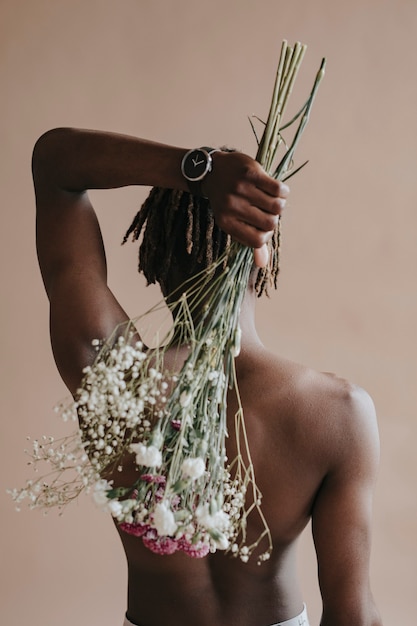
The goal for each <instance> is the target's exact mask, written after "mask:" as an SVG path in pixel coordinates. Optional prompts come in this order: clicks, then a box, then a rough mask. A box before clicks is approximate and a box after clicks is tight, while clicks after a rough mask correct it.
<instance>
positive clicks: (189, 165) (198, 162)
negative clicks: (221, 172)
mask: <svg viewBox="0 0 417 626" xmlns="http://www.w3.org/2000/svg"><path fill="white" fill-rule="evenodd" d="M213 152H218V150H217V149H216V148H208V147H206V146H203V147H202V148H195V149H194V150H189V151H188V152H186V153H185V155H184V157H183V159H182V162H181V172H182V175H183V176H184V178H185V179H186V180H187V184H188V188H189V190H190V191H191V193H192V194H193V196H204V194H203V193H202V190H201V183H202V181H203V180H204V179H205V177H206V176H207V174H208V173H209V172H211V170H212V167H213V159H212V158H211V155H212V154H213Z"/></svg>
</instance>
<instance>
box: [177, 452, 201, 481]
mask: <svg viewBox="0 0 417 626" xmlns="http://www.w3.org/2000/svg"><path fill="white" fill-rule="evenodd" d="M205 470H206V464H205V462H204V460H203V459H201V458H200V457H197V458H189V459H185V460H184V461H183V462H182V465H181V472H182V474H183V476H185V477H186V478H191V479H192V480H197V478H200V476H202V475H203V474H204V472H205Z"/></svg>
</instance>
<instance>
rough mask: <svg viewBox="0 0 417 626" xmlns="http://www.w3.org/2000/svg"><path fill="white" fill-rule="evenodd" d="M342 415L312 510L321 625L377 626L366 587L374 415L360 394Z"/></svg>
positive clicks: (376, 454)
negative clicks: (340, 434) (336, 442)
mask: <svg viewBox="0 0 417 626" xmlns="http://www.w3.org/2000/svg"><path fill="white" fill-rule="evenodd" d="M343 411H344V413H345V415H344V416H342V417H341V426H342V427H343V428H342V431H341V432H343V437H340V438H339V445H338V446H336V447H335V450H334V462H333V467H332V469H331V470H330V471H329V473H328V475H327V477H326V478H325V480H324V482H323V484H322V487H321V488H320V491H319V493H318V495H317V498H316V502H315V506H314V510H313V536H314V542H315V547H316V552H317V560H318V570H319V583H320V590H321V594H322V599H323V615H322V620H321V622H320V625H321V626H335V625H336V624H337V626H382V621H381V619H380V617H379V615H378V612H377V610H376V607H375V604H374V602H373V599H372V594H371V591H370V583H369V560H370V548H371V513H372V495H373V490H374V483H375V479H376V473H377V467H378V460H379V439H378V431H377V426H376V417H375V411H374V407H373V403H372V400H371V399H370V398H369V396H368V395H367V394H366V393H365V392H364V391H362V390H355V391H354V392H353V393H352V394H350V397H349V399H348V400H346V402H345V403H344V407H343Z"/></svg>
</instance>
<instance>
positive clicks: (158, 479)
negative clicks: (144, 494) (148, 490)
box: [140, 474, 167, 485]
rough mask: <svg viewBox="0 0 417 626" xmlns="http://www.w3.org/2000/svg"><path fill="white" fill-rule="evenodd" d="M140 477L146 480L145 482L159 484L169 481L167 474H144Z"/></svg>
mask: <svg viewBox="0 0 417 626" xmlns="http://www.w3.org/2000/svg"><path fill="white" fill-rule="evenodd" d="M140 479H141V480H144V481H145V483H156V484H157V485H165V483H166V481H167V480H166V478H165V476H159V475H157V474H142V476H141V477H140Z"/></svg>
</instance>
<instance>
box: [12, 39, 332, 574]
mask: <svg viewBox="0 0 417 626" xmlns="http://www.w3.org/2000/svg"><path fill="white" fill-rule="evenodd" d="M304 52H305V46H303V45H301V44H299V43H296V44H295V45H294V46H293V47H290V46H288V45H287V43H286V42H285V41H284V42H283V45H282V49H281V55H280V59H279V64H278V69H277V75H276V80H275V85H274V91H273V96H272V101H271V106H270V111H269V115H268V119H267V121H266V122H265V123H263V124H264V130H263V134H262V137H261V139H260V141H258V152H257V156H256V159H257V160H258V161H259V163H261V165H262V166H263V167H264V169H265V170H266V171H267V172H268V173H269V174H270V175H272V176H274V177H275V178H277V179H281V180H284V179H285V178H288V177H289V176H290V175H292V174H293V173H295V171H297V170H296V169H294V166H293V156H294V151H295V148H296V146H297V144H298V141H299V139H300V137H301V134H302V132H303V130H304V127H305V125H306V124H307V121H308V118H309V113H310V109H311V106H312V103H313V100H314V97H315V94H316V91H317V88H318V85H319V83H320V80H321V78H322V76H323V74H324V65H325V63H324V60H323V62H322V65H321V67H320V70H319V72H318V74H317V77H316V79H315V82H314V85H313V88H312V91H311V93H310V95H309V97H308V99H307V101H306V103H305V104H304V105H303V107H302V108H301V110H300V111H299V113H298V114H297V115H296V116H295V117H293V119H291V120H290V121H289V122H288V123H287V124H285V125H282V123H281V120H282V117H283V114H284V112H285V109H286V105H287V101H288V98H289V96H290V93H291V90H292V86H293V84H294V81H295V78H296V75H297V71H298V68H299V66H300V63H301V60H302V58H303V55H304ZM251 123H252V122H251ZM293 124H296V130H295V133H294V135H293V139H292V141H291V143H290V144H289V145H288V144H287V143H286V141H285V140H284V137H283V131H284V130H285V129H286V128H289V127H290V126H292V125H293ZM252 128H253V130H254V127H253V125H252ZM255 136H256V133H255ZM280 149H283V151H284V154H283V156H282V158H281V159H280V160H279V162H278V165H274V163H275V162H276V160H277V155H278V151H279V150H280ZM298 169H299V168H298ZM271 254H278V251H277V250H276V249H274V250H271ZM252 263H253V255H252V250H251V249H250V248H247V247H245V246H242V245H240V244H238V243H232V245H231V246H230V249H229V250H228V252H227V257H225V258H223V257H222V258H220V259H219V260H218V261H217V262H216V263H215V264H214V265H213V266H211V267H210V268H208V269H207V270H205V271H203V272H201V274H200V275H198V276H196V277H193V280H192V282H190V283H189V284H187V283H186V284H185V285H184V287H183V294H182V295H181V297H180V298H179V299H177V300H176V301H175V302H170V304H169V305H168V307H169V308H170V309H171V310H173V311H174V310H175V320H174V328H173V330H172V329H171V331H170V332H171V334H169V335H167V336H166V337H163V338H162V339H161V341H160V342H158V344H157V345H156V346H155V347H154V348H150V349H149V348H145V347H144V345H143V343H142V342H141V341H136V339H135V337H136V333H135V324H136V323H137V322H138V320H140V319H141V318H138V319H136V320H132V321H131V322H129V324H127V325H126V326H125V327H123V328H121V327H118V328H116V329H115V331H114V333H113V334H112V336H111V337H109V338H107V339H106V340H105V341H101V340H95V341H94V342H93V343H94V345H95V347H96V350H97V357H96V359H95V361H94V363H93V364H92V365H91V366H89V367H87V368H85V370H84V377H83V380H82V383H81V386H80V389H79V390H78V392H77V394H76V396H75V399H74V401H73V402H72V403H71V404H70V405H68V406H65V405H60V406H59V407H57V411H58V412H59V413H60V414H61V415H62V417H63V419H64V420H68V419H71V420H74V421H76V420H77V419H78V420H79V422H80V428H79V429H77V432H76V433H75V434H74V435H71V436H69V437H65V438H64V439H62V440H58V441H55V440H54V439H53V438H52V437H49V438H48V437H43V438H42V439H41V440H34V441H33V447H32V451H31V453H30V456H31V463H32V464H34V465H35V469H37V466H38V464H39V463H41V462H46V463H47V464H48V465H49V466H50V472H49V474H48V475H46V476H45V475H42V477H41V478H38V479H36V480H29V481H27V483H26V486H25V487H24V488H23V489H20V490H16V489H14V490H12V491H11V492H10V493H11V495H12V497H13V499H14V500H15V502H16V504H17V505H19V504H20V503H21V502H22V501H23V500H25V499H29V504H30V506H31V507H33V508H35V507H43V508H49V507H53V506H58V507H61V508H62V507H63V506H64V505H66V504H67V503H68V502H70V501H71V500H73V499H74V498H76V497H77V496H78V495H79V494H80V493H81V492H82V491H84V490H85V491H90V492H92V494H93V498H94V500H95V501H96V503H97V504H98V505H99V506H100V507H102V508H103V509H104V510H106V511H109V512H110V513H111V514H112V515H113V517H114V518H115V519H116V520H117V522H118V524H119V526H120V527H121V528H122V529H123V530H124V531H125V532H128V533H131V534H133V535H136V536H138V537H142V540H143V543H144V545H145V546H147V547H148V548H149V549H150V550H152V551H154V552H156V553H158V554H172V553H174V552H175V551H177V550H182V551H183V552H185V553H186V554H188V555H190V556H193V557H203V556H205V555H206V554H208V553H209V552H214V551H216V550H217V549H220V550H225V551H229V552H230V553H231V554H233V555H235V556H238V557H240V559H242V561H244V562H245V561H247V560H248V558H249V557H250V555H251V554H252V552H253V551H254V550H255V549H257V548H258V546H259V545H260V543H261V542H262V541H264V540H265V542H266V548H265V549H264V550H263V551H262V549H261V548H259V549H257V558H258V562H259V563H260V562H262V561H264V560H266V559H268V558H269V556H270V553H271V550H272V542H271V535H270V531H269V529H268V525H267V522H266V520H265V518H264V516H263V513H262V509H261V494H260V492H259V490H258V487H257V486H256V481H255V476H254V470H253V465H252V461H251V456H250V450H249V445H248V441H247V436H246V431H245V423H244V417H243V409H242V405H241V402H240V399H239V390H238V384H237V379H236V370H235V358H236V357H237V356H238V354H239V350H240V335H241V331H240V327H239V313H240V307H241V303H242V300H243V297H244V294H245V291H246V287H247V283H248V278H249V273H250V271H251V267H252ZM218 269H221V271H216V270H218ZM162 306H166V303H165V302H164V303H160V304H159V305H157V306H156V307H153V309H152V310H151V311H150V312H154V311H155V310H157V309H159V308H160V307H162ZM197 310H198V315H193V312H195V311H197ZM150 312H147V313H146V314H145V315H149V313H150ZM173 336H175V338H176V345H178V343H179V344H180V345H187V346H188V356H187V357H186V359H185V361H184V364H183V366H182V368H181V370H180V371H179V372H177V373H173V372H170V371H169V370H168V369H167V367H166V365H165V358H164V357H165V355H166V352H167V350H168V349H174V348H173V340H172V337H173ZM178 338H180V340H179V342H178ZM231 387H234V389H235V393H236V396H237V399H238V405H239V408H238V410H237V412H236V414H235V429H234V430H235V436H236V445H237V451H238V453H237V456H236V458H235V459H232V460H230V461H229V460H228V459H227V456H226V437H227V425H226V409H227V392H228V389H229V388H231ZM126 460H127V461H126ZM126 463H127V464H129V463H130V465H131V466H133V468H134V473H133V479H132V482H130V484H127V485H119V484H116V483H118V482H119V481H118V480H117V474H118V471H119V472H120V475H122V474H121V472H122V470H123V469H124V468H125V467H126ZM252 513H253V514H257V515H258V516H260V519H261V521H262V524H263V532H262V533H261V534H260V536H259V537H258V539H257V540H256V541H254V542H252V543H250V544H249V545H248V541H247V518H248V516H249V515H251V514H252Z"/></svg>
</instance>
